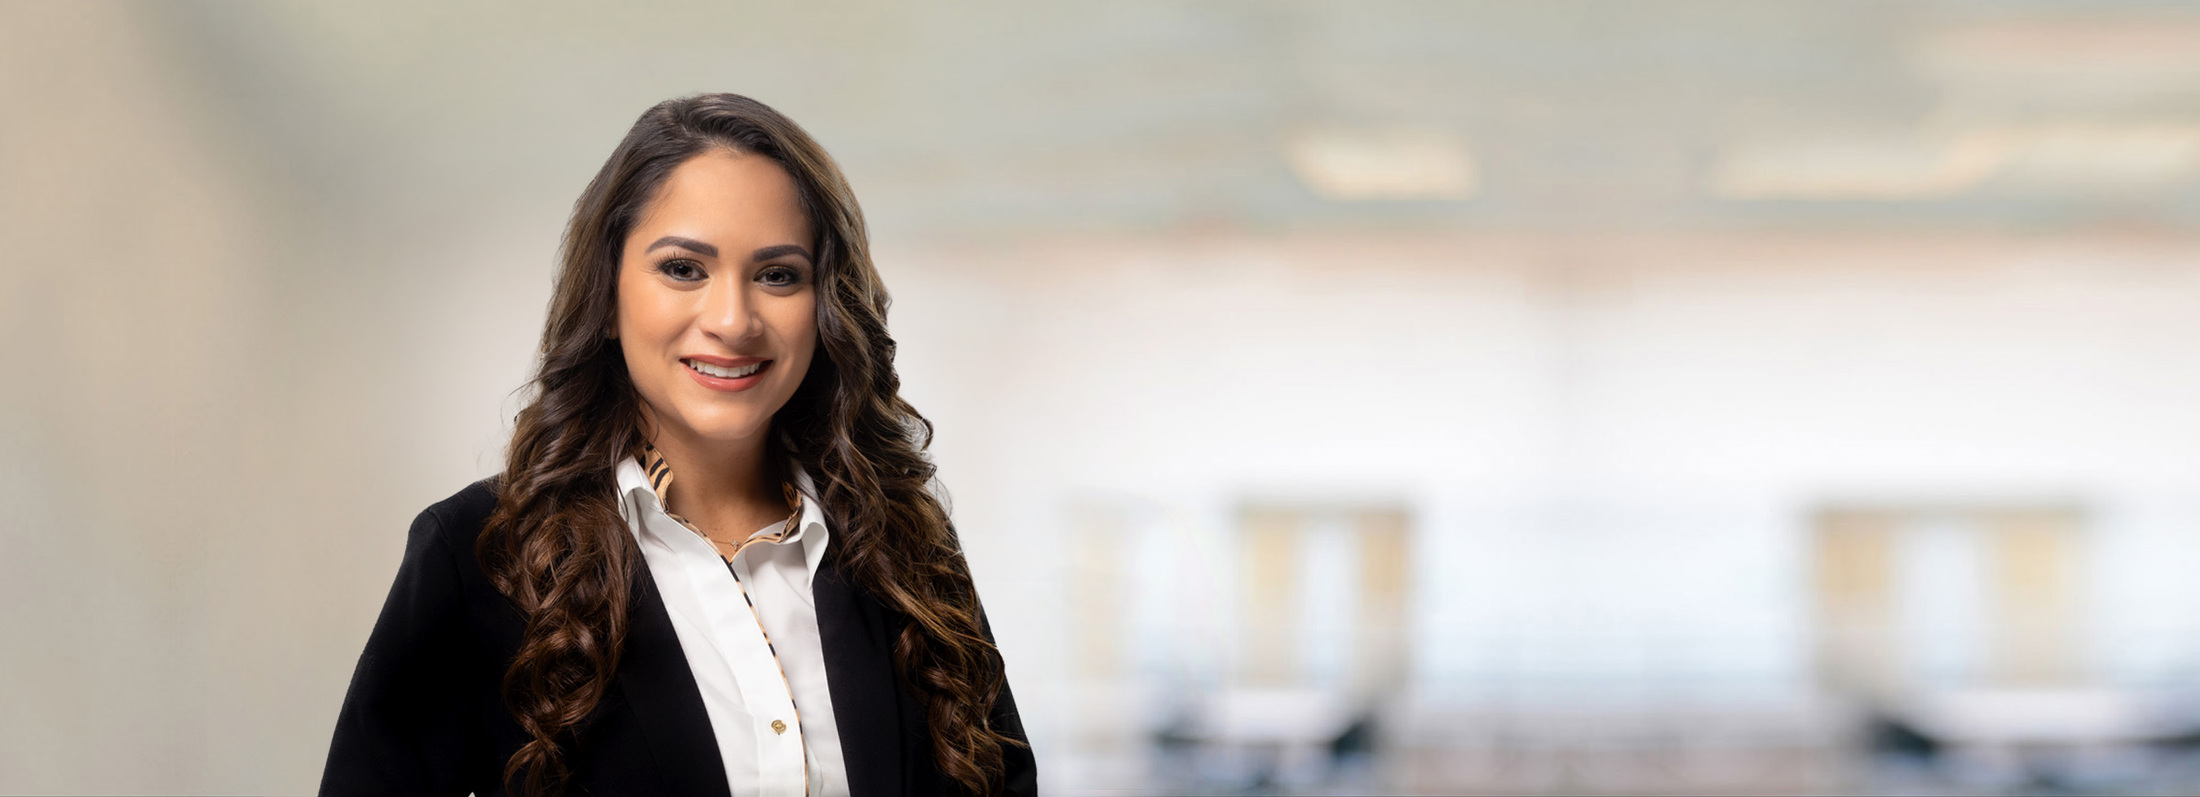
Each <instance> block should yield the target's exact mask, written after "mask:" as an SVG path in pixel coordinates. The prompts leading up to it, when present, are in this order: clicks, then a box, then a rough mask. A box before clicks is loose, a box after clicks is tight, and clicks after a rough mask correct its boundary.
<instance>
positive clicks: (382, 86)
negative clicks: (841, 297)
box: [0, 0, 2200, 794]
mask: <svg viewBox="0 0 2200 797" xmlns="http://www.w3.org/2000/svg"><path fill="white" fill-rule="evenodd" d="M706 90H726V91H736V92H741V93H746V94H750V95H752V96H755V97H757V98H759V99H762V100H764V101H766V102H768V103H770V104H772V105H774V106H776V107H777V108H779V109H781V110H782V111H785V112H786V113H788V114H789V115H791V116H792V117H794V118H795V119H797V120H799V121H801V122H802V123H803V124H804V125H806V126H807V127H808V128H809V129H810V130H811V131H812V132H813V133H814V134H815V135H816V136H817V137H818V138H819V139H820V140H822V141H823V142H824V144H825V145H826V146H827V147H828V148H829V149H830V150H831V151H832V152H833V153H834V154H835V155H836V156H837V157H838V158H839V159H840V161H841V163H842V165H843V166H844V167H845V168H846V170H847V172H848V174H849V175H850V178H851V180H852V181H853V182H854V185H855V187H856V190H857V192H858V194H859V196H861V197H862V199H863V200H864V202H865V205H866V210H867V212H868V213H869V216H870V220H871V222H872V224H873V227H874V229H875V232H876V243H877V251H878V256H879V262H880V268H881V271H882V272H883V273H884V274H885V276H886V279H887V282H888V284H889V286H890V287H891V288H892V289H893V291H894V295H895V299H896V302H895V305H894V316H893V319H892V321H893V326H894V329H895V331H896V333H897V335H898V337H899V339H900V340H901V342H902V345H903V356H902V361H901V368H902V374H903V376H904V378H905V380H906V382H907V394H908V396H909V397H910V398H911V399H912V400H913V401H914V402H915V403H916V405H917V406H918V407H919V408H920V409H922V410H923V411H925V412H926V413H927V414H929V415H930V417H931V418H932V419H933V420H934V421H935V422H936V423H937V425H938V430H939V437H938V443H937V445H936V447H935V451H936V454H937V457H938V460H939V462H940V465H941V468H942V474H943V477H944V482H945V487H946V488H947V489H948V490H950V491H951V493H952V496H953V499H954V506H955V511H956V517H957V518H958V520H959V523H960V526H961V528H962V531H963V534H964V540H965V543H966V545H967V548H968V551H969V556H970V559H971V562H972V566H973V567H974V569H975V571H976V574H977V576H978V580H979V583H980V585H981V587H982V588H983V590H984V595H985V598H986V601H987V604H988V606H989V608H990V611H991V614H992V618H993V621H994V625H995V627H996V629H997V630H998V634H999V637H1000V642H1001V646H1002V648H1003V650H1004V652H1005V654H1006V656H1007V658H1008V661H1009V663H1010V674H1011V677H1012V678H1013V679H1014V682H1015V685H1016V689H1017V695H1018V698H1019V700H1020V702H1021V704H1022V706H1023V709H1024V712H1025V716H1026V721H1027V723H1028V724H1029V727H1030V732H1031V736H1032V740H1033V743H1034V746H1035V747H1036V749H1037V754H1038V757H1039V761H1040V766H1041V770H1040V771H1041V773H1042V782H1043V784H1044V785H1045V786H1046V787H1047V790H1048V791H1050V792H1054V793H1067V794H1076V793H1089V794H1142V793H1221V794H1254V793H1265V794H1276V793H1367V792H1391V793H1615V792H1625V793H1774V792H1777V793H1826V792H1838V793H1965V794H1969V793H1992V792H2004V793H2023V794H2050V793H2063V792H2073V793H2133V794H2143V793H2191V792H2193V791H2195V790H2200V3H2189V2H2188V3H2167V2H2139V1H2137V0H2129V1H2127V0H1996V1H1992V2H1989V1H1988V0H1936V1H1933V2H1911V3H1877V2H1873V3H1864V2H1832V1H1830V0H1829V1H1827V2H1780V1H1777V0H1775V1H1770V2H1627V3H1619V2H1595V1H1593V0H1551V1H1548V2H1517V3H1499V2H1486V3H1467V2H1444V3H1439V2H1350V3H1345V2H1338V3H1314V2H1222V1H1217V2H1178V3H1150V2H1067V3H997V4H996V3H972V2H954V3H925V4H901V3H887V2H856V3H839V2H824V3H772V4H758V3H702V2H693V3H659V4H583V3H525V4H521V3H501V2H460V3H453V2H440V1H430V0H417V1H415V0H405V1H404V2H384V3H372V4H364V3H360V4H336V3H328V4H307V3H291V2H274V1H272V0H271V1H269V2H162V3H114V2H68V3H62V2H29V1H26V0H18V1H17V2H8V3H4V4H0V374H4V376H0V638H4V639H5V640H6V641H5V642H4V643H0V792H7V793H18V792H34V793H55V794H60V793H302V792H307V791H310V790H311V789H312V788H313V787H314V785H315V784H316V782H317V779H318V775H319V769H320V764H321V756H322V754H323V753H324V751H325V749H326V745H327V742H328V737H329V732H330V728H331V726H332V722H333V719H334V717H335V712H336V709H337V706H338V704H339V702H340V701H341V699H342V697H343V692H344V688H345V684H346V682H347V680H348V677H349V674H350V669H351V667H352V664H353V662H354V660H355V658H356V656H357V655H358V652H359V649H360V646H361V644H362V643H363V641H364V639H365V637H366V634H367V631H368V629H369V627H370V626H371V624H372V622H373V619H374V616H375V613H376V611H377V609H378V607H379V605H380V603H381V600H382V597H383V594H384V591H385V590H386V589H387V588H388V583H389V579H390V576H391V574H392V573H393V572H394V568H395V567H396V564H397V559H398V554H399V551H400V550H401V548H402V546H403V542H404V529H405V528H406V525H407V523H408V522H409V520H410V519H411V517H412V515H413V513H415V512H417V511H418V510H419V509H420V508H421V507H423V506H425V505H427V504H428V503H430V502H433V501H435V500H438V499H440V498H442V497H444V496H445V495H448V494H449V493H451V492H452V491H454V490H456V489H458V488H459V487H460V486H462V485H464V484H465V483H467V482H469V481H471V480H473V479H476V478H479V477H482V476H484V475H487V474H489V473H491V472H493V471H494V470H495V469H496V468H497V464H498V459H499V450H500V446H501V444H502V440H503V436H504V434H505V431H506V429H507V424H508V420H509V418H510V415H511V413H512V412H513V411H514V410H516V409H517V407H518V400H519V397H518V394H516V393H515V392H514V391H515V389H516V388H518V387H519V386H520V385H521V383H522V381H523V380H524V379H525V377H526V375H527V373H528V369H529V366H530V360H531V351H532V346H533V343H534V339H535V336H536V335H537V333H538V331H539V325H540V323H541V317H542V313H543V308H544V303H545V301H546V299H547V296H548V288H549V279H550V273H551V264H552V260H553V257H554V247H555V242H556V240H557V237H558V233H559V230H560V227H561V225H562V223H563V222H564V219H565V214H566V212H567V209H568V207H569V203H570V202H571V201H572V199H573V197H575V196H576V195H577V194H578V193H579V191H580V189H581V187H582V185H583V184H584V183H585V182H586V180H587V179H588V177H589V176H590V175H591V174H592V173H593V172H594V170H595V169H596V167H597V166H598V165H599V164H600V163H601V162H602V160H603V158H604V157H605V156H606V155H607V154H608V153H609V151H610V149H611V147H612V145H613V144H614V143H615V142H616V140H617V139H618V138H619V136H620V135H621V134H622V133H623V132H624V130H625V128H626V126H627V125H628V124H630V123H631V122H632V120H633V118H634V117H635V116H636V115H638V114H639V113H640V112H641V111H642V110H643V109H644V108H646V107H648V106H649V105H650V104H652V103H654V102H655V101H657V100H660V99H664V98H666V97H670V96H675V95H679V94H684V93H691V92H697V91H706Z"/></svg>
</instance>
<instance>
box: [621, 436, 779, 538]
mask: <svg viewBox="0 0 2200 797" xmlns="http://www.w3.org/2000/svg"><path fill="white" fill-rule="evenodd" d="M650 427H651V429H650V436H649V442H650V445H653V446H656V447H657V453H658V454H660V455H662V456H663V457H664V458H665V464H666V465H669V466H671V468H672V490H671V495H670V496H669V498H670V504H671V505H670V506H668V507H666V508H667V509H669V510H671V511H672V512H673V513H675V514H678V515H680V516H681V517H685V518H688V519H689V520H690V521H693V522H696V523H698V524H700V525H701V526H702V528H703V529H704V530H705V531H706V532H710V533H712V534H713V535H714V536H715V535H717V534H720V533H725V534H745V533H746V532H747V531H750V530H752V527H761V526H762V525H764V524H767V523H770V522H771V521H773V520H775V519H778V518H783V517H785V516H786V514H787V507H786V499H785V497H784V496H782V495H781V493H780V490H779V483H780V479H781V476H780V473H779V469H780V468H779V465H778V463H776V462H774V461H772V459H771V458H770V457H768V456H766V453H767V452H768V451H769V446H768V445H767V443H768V442H769V438H770V435H769V434H768V433H763V434H757V435H753V436H751V437H748V438H743V439H741V440H735V441H723V440H700V439H696V438H694V437H692V436H688V435H683V434H679V433H677V432H674V431H672V430H669V429H666V428H665V427H664V426H663V425H661V424H650Z"/></svg>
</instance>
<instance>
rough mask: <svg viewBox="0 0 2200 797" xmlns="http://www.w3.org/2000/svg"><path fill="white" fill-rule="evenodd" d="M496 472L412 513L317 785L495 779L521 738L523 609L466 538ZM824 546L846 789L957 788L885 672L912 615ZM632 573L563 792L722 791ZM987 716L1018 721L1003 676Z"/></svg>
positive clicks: (1017, 774) (660, 624)
mask: <svg viewBox="0 0 2200 797" xmlns="http://www.w3.org/2000/svg"><path fill="white" fill-rule="evenodd" d="M494 489H495V488H494V485H493V483H492V482H491V481H487V480H485V481H481V482H476V483H474V484H473V485H470V486H468V487H467V488H466V489H464V490H460V491H459V492H458V494H456V495H453V496H451V497H450V498H447V499H444V500H443V501H442V502H440V503H437V504H436V505H434V506H431V507H428V508H427V510H425V511H423V512H421V513H420V516H419V517H418V518H417V519H415V520H414V521H413V525H412V532H411V535H410V536H409V537H408V539H407V540H406V542H405V560H404V563H403V564H402V565H400V566H399V567H398V570H397V583H396V584H395V585H394V586H392V587H391V588H390V596H389V600H388V601H387V602H386V603H384V604H383V605H382V616H381V618H380V619H378V620H376V621H375V624H374V634H373V635H372V636H370V637H368V638H367V648H366V651H365V652H364V653H361V654H360V656H359V668H358V669H357V670H356V671H354V672H353V673H352V677H351V689H350V691H348V692H346V693H345V695H344V708H343V712H342V714H341V715H339V716H338V717H337V720H336V738H335V741H334V742H333V743H331V744H330V746H329V754H328V766H327V768H326V769H325V770H324V771H323V773H322V775H321V793H322V794H403V795H464V794H466V793H467V792H473V793H475V794H481V795H501V794H504V793H505V790H504V784H503V768H504V762H505V761H506V760H507V759H509V758H510V757H511V755H512V753H514V752H516V751H518V750H519V748H520V745H522V744H524V743H526V742H527V740H528V738H529V737H528V736H527V734H526V733H525V732H523V731H521V730H520V728H519V724H518V723H517V722H515V721H514V720H513V719H512V715H511V713H510V712H509V711H507V710H506V709H505V705H504V699H503V696H502V686H501V685H502V683H503V679H504V670H505V667H506V666H507V665H508V664H510V662H511V660H512V657H513V655H514V654H515V653H516V652H517V651H518V649H519V641H520V633H521V630H522V628H523V623H524V620H523V618H522V617H521V615H520V613H519V611H518V609H516V608H514V607H513V606H512V604H511V602H510V601H509V600H507V599H505V597H504V596H503V595H502V594H501V593H499V592H497V590H496V588H495V587H493V586H491V585H490V584H489V581H488V577H487V576H486V575H484V574H483V573H482V571H481V566H480V564H479V562H478V561H477V560H476V559H475V558H474V540H475V538H476V537H478V536H479V535H480V534H481V527H482V523H483V522H484V521H486V520H487V519H488V517H489V512H490V511H491V510H493V509H495V508H496V494H495V492H494ZM835 558H836V557H834V556H830V555H828V556H826V557H825V560H824V563H823V564H821V565H820V566H819V570H818V572H817V574H816V577H815V578H814V579H813V581H812V586H811V590H812V594H813V595H814V597H815V598H816V602H817V626H818V636H819V637H820V638H821V642H822V646H823V648H824V652H825V673H826V679H827V682H828V684H829V689H830V690H831V691H832V696H833V714H834V716H835V717H836V719H837V722H838V724H839V731H840V743H841V751H842V755H843V757H844V759H845V762H846V765H847V770H848V790H849V792H850V794H851V795H854V797H870V796H871V795H918V794H923V795H931V794H960V793H962V789H961V788H960V787H959V786H958V785H957V784H956V783H955V781H953V780H952V779H949V778H948V777H946V776H945V775H944V774H942V773H941V772H940V770H939V766H938V765H937V764H936V763H935V759H934V758H933V756H932V743H931V735H930V734H929V733H928V732H927V731H926V729H925V724H924V712H923V710H922V708H921V707H920V706H919V705H918V704H917V702H916V700H915V699H914V698H913V697H912V696H911V695H910V694H909V693H908V692H907V691H906V690H904V689H903V688H902V686H901V679H900V678H899V677H898V676H896V675H895V673H894V666H893V660H892V658H891V653H890V652H891V651H892V650H893V646H892V644H891V641H892V640H893V639H895V638H896V636H897V635H898V634H900V633H901V630H902V628H904V627H905V626H906V625H907V624H908V622H909V620H908V617H907V616H906V615H903V614H901V613H899V612H895V611H892V610H890V609H887V608H886V607H885V606H884V605H882V604H881V603H880V602H879V601H878V600H877V599H876V598H874V597H872V596H871V595H870V594H869V593H868V592H866V591H864V590H862V589H858V588H856V587H855V586H853V585H851V584H849V583H848V581H847V580H846V579H844V578H842V577H841V575H840V573H839V572H838V571H837V570H836V569H835V567H834V565H833V561H834V559H835ZM646 571H647V569H646V568H644V574H645V575H644V577H641V578H638V579H636V582H637V591H636V594H635V595H634V601H633V610H632V611H633V617H632V619H631V621H630V623H629V625H628V627H627V638H626V649H625V651H624V652H623V653H622V655H621V657H620V659H619V671H618V676H617V677H616V678H615V679H614V681H613V684H612V686H611V688H610V689H609V690H607V691H606V693H605V694H604V697H603V700H602V702H601V703H599V704H598V705H597V706H596V709H595V711H594V713H592V714H590V715H589V717H588V719H587V721H586V722H584V723H583V724H582V725H581V730H580V731H579V734H578V737H577V740H576V742H575V743H574V744H573V745H572V748H571V749H570V751H569V752H568V754H567V763H568V764H569V765H570V766H571V768H572V770H573V780H572V782H571V788H570V789H569V791H568V793H569V794H575V795H581V794H592V795H611V794H637V795H638V794H673V795H725V794H726V793H727V791H726V769H725V765H724V763H723V762H721V761H720V760H719V758H718V743H717V741H716V739H715V737H714V736H712V734H711V727H710V717H709V716H708V715H706V714H705V713H704V711H703V697H702V692H701V691H700V690H698V689H697V688H696V686H695V677H694V675H693V674H692V673H690V672H689V671H688V666H687V658H686V656H685V655H684V654H683V653H682V652H681V650H680V639H679V637H678V636H677V635H675V634H674V632H673V630H672V620H671V617H670V616H669V615H667V614H666V613H665V604H664V599H663V598H662V597H660V596H659V595H658V593H657V587H656V583H655V581H654V580H652V579H650V578H648V577H647V576H646ZM993 723H994V727H996V728H998V729H1000V731H1001V732H1002V733H1005V734H1008V735H1009V736H1012V737H1015V738H1017V739H1019V740H1021V739H1023V738H1024V729H1023V722H1022V721H1021V720H1020V719H1019V718H1018V717H1017V715H1016V703H1015V700H1014V698H1012V697H1011V696H1010V695H1009V692H1008V687H1007V686H1006V684H1003V686H1002V687H1001V697H1000V700H999V701H998V702H997V703H996V705H995V708H994V713H993ZM1004 752H1005V753H1006V756H1007V762H1006V763H1007V779H1006V785H1007V792H1008V793H1009V794H1024V795H1028V794H1035V793H1036V792H1037V785H1036V783H1035V780H1034V777H1035V776H1034V771H1033V763H1032V756H1031V749H1030V748H1029V747H1014V746H1010V747H1008V748H1007V749H1006V750H1005V751H1004Z"/></svg>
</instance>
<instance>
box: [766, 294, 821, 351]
mask: <svg viewBox="0 0 2200 797" xmlns="http://www.w3.org/2000/svg"><path fill="white" fill-rule="evenodd" d="M793 304H795V305H796V306H793V307H789V308H787V312H786V313H784V314H783V315H782V316H781V317H780V318H778V319H776V320H775V323H774V324H773V326H776V327H778V328H779V330H780V340H784V341H787V348H788V350H789V352H790V353H791V354H793V355H794V356H795V357H796V358H798V359H800V360H802V361H803V362H808V361H809V360H811V359H813V358H814V355H815V354H816V352H817V300H816V299H815V298H814V297H811V298H805V299H804V300H803V301H801V302H798V303H793Z"/></svg>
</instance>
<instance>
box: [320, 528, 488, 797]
mask: <svg viewBox="0 0 2200 797" xmlns="http://www.w3.org/2000/svg"><path fill="white" fill-rule="evenodd" d="M443 523H444V522H443V520H442V518H440V517H439V516H438V515H437V514H436V512H435V509H434V508H430V509H429V510H427V511H424V512H421V513H420V516H419V517H417V518H415V519H414V520H413V524H412V531H411V533H410V534H409V535H408V536H407V538H406V542H405V558H404V562H403V564H401V565H399V566H398V569H397V581H396V583H395V584H393V585H392V586H391V587H390V594H389V598H388V600H386V601H385V602H384V603H383V604H382V614H381V617H380V618H379V619H377V620H375V623H374V632H373V634H372V635H370V636H369V637H368V638H367V647H366V650H365V652H363V653H361V654H360V655H359V666H358V668H357V669H355V670H354V671H353V672H352V676H351V688H350V689H349V690H348V691H346V692H345V693H344V707H343V710H342V711H341V713H339V714H338V716H337V719H336V735H335V739H334V740H333V741H332V742H331V743H330V745H329V752H328V764H327V766H326V767H325V768H324V769H323V770H322V774H321V790H320V793H321V794H324V795H383V794H404V795H430V796H431V797H432V796H435V795H451V796H452V797H462V796H463V795H465V794H467V793H468V792H469V791H471V790H473V788H474V786H475V784H473V783H471V782H470V779H469V777H468V773H469V768H470V766H469V765H470V764H472V763H473V762H477V761H479V760H481V759H480V757H479V756H480V754H481V753H482V751H483V749H484V747H485V744H484V742H483V740H482V735H481V733H480V732H479V730H478V728H477V726H476V724H475V723H474V722H473V718H472V717H471V716H470V715H468V713H467V712H468V710H469V709H470V708H471V707H472V706H474V704H475V703H476V701H475V700H472V699H470V696H469V695H468V694H467V693H466V691H467V690H466V689H465V688H464V687H465V684H466V680H467V678H468V677H469V673H471V672H472V671H473V670H474V668H473V667H472V666H471V661H470V659H471V657H472V656H473V655H474V652H473V650H472V648H471V646H470V643H469V640H468V635H467V633H466V600H465V595H464V593H463V591H462V586H461V582H460V579H459V571H458V562H457V560H456V558H454V557H453V556H452V554H451V551H450V549H449V545H450V544H451V543H450V542H449V535H447V534H446V533H444V532H445V531H446V530H445V529H444V528H443Z"/></svg>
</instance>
